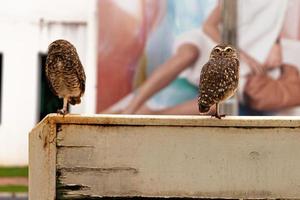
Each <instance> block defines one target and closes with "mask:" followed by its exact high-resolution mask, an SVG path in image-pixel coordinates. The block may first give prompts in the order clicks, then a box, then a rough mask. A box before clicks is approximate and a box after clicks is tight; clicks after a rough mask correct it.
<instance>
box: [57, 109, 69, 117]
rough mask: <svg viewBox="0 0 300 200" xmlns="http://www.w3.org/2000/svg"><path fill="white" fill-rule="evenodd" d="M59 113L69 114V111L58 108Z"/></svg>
mask: <svg viewBox="0 0 300 200" xmlns="http://www.w3.org/2000/svg"><path fill="white" fill-rule="evenodd" d="M57 114H58V115H59V114H60V115H63V116H65V115H66V114H68V111H66V110H64V109H60V110H57Z"/></svg>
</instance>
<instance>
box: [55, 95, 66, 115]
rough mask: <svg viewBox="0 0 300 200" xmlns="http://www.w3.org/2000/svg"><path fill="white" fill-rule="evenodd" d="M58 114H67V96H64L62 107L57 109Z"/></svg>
mask: <svg viewBox="0 0 300 200" xmlns="http://www.w3.org/2000/svg"><path fill="white" fill-rule="evenodd" d="M57 113H58V114H62V115H65V114H68V97H64V105H63V108H62V109H60V110H58V111H57Z"/></svg>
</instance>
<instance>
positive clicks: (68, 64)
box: [45, 40, 85, 114]
mask: <svg viewBox="0 0 300 200" xmlns="http://www.w3.org/2000/svg"><path fill="white" fill-rule="evenodd" d="M45 71H46V77H47V79H48V83H49V86H50V88H51V90H52V92H53V93H54V94H55V95H56V96H58V97H59V98H63V100H64V105H63V108H62V109H61V110H58V112H59V113H61V114H66V113H67V107H68V103H70V104H72V105H75V104H79V103H80V102H81V100H80V98H81V96H82V95H83V94H84V91H85V73H84V70H83V67H82V64H81V62H80V60H79V57H78V54H77V51H76V49H75V47H74V46H73V45H72V44H71V43H70V42H68V41H66V40H56V41H54V42H52V43H51V44H50V45H49V47H48V56H47V60H46V69H45Z"/></svg>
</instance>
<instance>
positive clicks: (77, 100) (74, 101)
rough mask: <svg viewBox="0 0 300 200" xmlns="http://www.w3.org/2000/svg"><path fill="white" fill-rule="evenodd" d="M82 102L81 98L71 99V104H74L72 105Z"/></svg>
mask: <svg viewBox="0 0 300 200" xmlns="http://www.w3.org/2000/svg"><path fill="white" fill-rule="evenodd" d="M80 102H81V99H80V97H71V98H70V99H69V103H70V104H72V105H75V104H80Z"/></svg>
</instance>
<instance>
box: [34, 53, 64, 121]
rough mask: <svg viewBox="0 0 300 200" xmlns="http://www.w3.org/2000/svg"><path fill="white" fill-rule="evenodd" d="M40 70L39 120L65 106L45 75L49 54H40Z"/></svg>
mask: <svg viewBox="0 0 300 200" xmlns="http://www.w3.org/2000/svg"><path fill="white" fill-rule="evenodd" d="M38 56H39V69H40V70H39V71H40V82H39V86H40V90H39V91H40V93H39V95H40V97H39V99H40V100H39V102H40V103H39V105H40V106H39V111H40V113H39V120H42V119H43V118H44V117H45V116H46V115H47V114H49V113H56V112H57V110H58V109H61V108H62V106H63V100H62V99H59V98H58V97H57V96H55V95H54V94H53V93H52V91H51V90H50V88H49V86H48V82H47V79H46V75H45V65H46V58H47V54H43V53H40V54H39V55H38Z"/></svg>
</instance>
